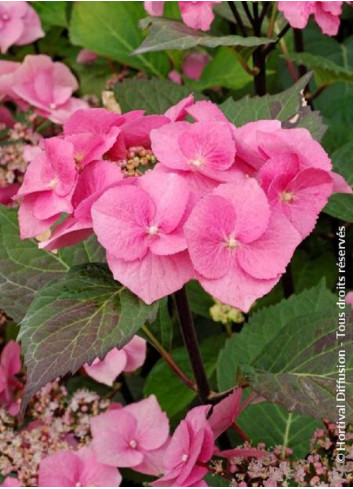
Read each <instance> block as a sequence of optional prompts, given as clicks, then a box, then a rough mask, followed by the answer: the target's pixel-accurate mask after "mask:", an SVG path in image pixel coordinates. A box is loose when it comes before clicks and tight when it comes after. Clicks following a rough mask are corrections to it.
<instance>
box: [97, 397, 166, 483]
mask: <svg viewBox="0 0 353 489" xmlns="http://www.w3.org/2000/svg"><path fill="white" fill-rule="evenodd" d="M91 429H92V435H93V442H92V446H93V449H94V451H95V454H96V457H97V460H99V461H100V462H102V463H105V464H108V465H111V466H113V467H132V468H133V469H134V470H137V471H139V472H142V473H146V474H151V475H158V474H159V473H160V472H161V455H162V453H163V451H164V449H165V445H166V443H167V442H168V435H169V422H168V418H167V416H166V414H165V413H164V412H163V411H162V410H161V408H160V406H159V404H158V402H157V399H156V398H155V396H153V395H152V396H150V397H148V398H146V399H143V400H142V401H140V402H136V403H133V404H129V405H128V406H125V407H123V408H120V409H113V410H110V411H107V412H105V413H103V414H101V415H99V416H97V417H96V418H93V419H92V421H91Z"/></svg>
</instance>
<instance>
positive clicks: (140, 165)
mask: <svg viewBox="0 0 353 489" xmlns="http://www.w3.org/2000/svg"><path fill="white" fill-rule="evenodd" d="M156 163H157V158H156V157H155V156H154V154H153V153H152V151H151V150H150V149H145V148H144V147H143V146H132V147H131V148H129V149H127V150H126V158H125V159H123V160H120V161H118V165H119V166H120V168H121V171H122V173H123V174H124V175H125V176H127V177H139V176H141V175H143V174H144V172H145V171H146V170H148V169H152V168H153V167H154V165H155V164H156Z"/></svg>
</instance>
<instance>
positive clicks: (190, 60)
mask: <svg viewBox="0 0 353 489" xmlns="http://www.w3.org/2000/svg"><path fill="white" fill-rule="evenodd" d="M209 61H210V57H209V55H208V54H206V53H199V52H194V53H188V54H187V55H186V56H185V58H184V60H183V67H182V70H183V75H185V76H187V77H188V78H191V79H192V80H199V79H200V78H201V76H202V72H203V70H204V68H205V67H206V66H207V64H208V63H209Z"/></svg>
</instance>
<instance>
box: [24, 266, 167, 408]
mask: <svg viewBox="0 0 353 489" xmlns="http://www.w3.org/2000/svg"><path fill="white" fill-rule="evenodd" d="M157 310H158V303H154V304H152V305H151V306H148V305H146V304H145V303H144V302H142V301H141V300H140V299H138V298H137V297H136V296H134V295H133V294H132V293H131V292H130V291H129V290H127V289H126V288H125V287H123V286H122V285H120V284H118V283H117V282H116V281H115V280H114V279H113V276H112V274H111V273H110V271H109V269H108V268H107V267H106V266H105V265H102V264H97V263H96V264H94V263H92V264H87V265H82V266H78V267H74V268H72V269H71V270H70V271H69V272H68V273H67V274H66V275H65V276H64V277H63V278H61V279H60V280H57V281H55V282H52V283H49V284H47V285H46V286H45V287H43V288H42V289H41V290H40V291H39V292H38V293H37V294H36V296H35V298H34V300H33V302H32V304H31V305H30V307H29V308H28V311H27V313H26V316H25V317H24V319H23V321H22V324H21V329H20V335H19V339H20V341H21V344H22V351H23V353H24V359H25V365H26V367H27V384H26V388H25V394H24V397H23V406H24V407H25V406H26V404H27V402H28V400H29V399H30V397H31V396H32V395H33V394H34V393H35V392H36V391H37V390H38V389H40V388H41V387H42V386H43V385H45V384H46V383H47V382H50V381H51V380H53V379H54V378H56V377H58V376H63V375H65V374H67V373H69V372H71V373H74V372H76V371H77V370H78V369H79V368H80V367H81V366H82V365H83V364H84V363H86V362H88V363H91V362H92V361H93V360H94V359H95V358H97V357H99V358H100V359H102V358H104V356H105V355H106V354H107V353H108V351H110V350H111V349H112V348H113V347H119V348H122V347H123V346H124V345H125V344H126V343H127V342H128V341H129V340H130V339H131V338H132V337H133V335H134V334H135V333H136V332H137V331H138V329H139V328H140V327H141V326H142V325H143V324H144V323H145V322H146V321H151V320H153V319H154V318H155V315H156V313H157Z"/></svg>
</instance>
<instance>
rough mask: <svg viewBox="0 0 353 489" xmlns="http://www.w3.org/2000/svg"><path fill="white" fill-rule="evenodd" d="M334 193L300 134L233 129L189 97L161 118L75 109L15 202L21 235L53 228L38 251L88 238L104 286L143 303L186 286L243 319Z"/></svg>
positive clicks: (324, 163) (265, 127)
mask: <svg viewBox="0 0 353 489" xmlns="http://www.w3.org/2000/svg"><path fill="white" fill-rule="evenodd" d="M186 117H188V121H187V120H186ZM190 118H191V119H192V120H193V122H189V120H190ZM140 175H141V176H140ZM334 191H339V192H352V189H351V188H350V187H349V186H348V184H346V182H345V181H344V179H343V178H342V177H340V176H339V175H337V174H335V173H334V172H332V164H331V161H330V159H329V157H328V155H327V154H326V152H325V151H324V150H323V148H322V147H321V146H320V144H319V143H318V142H317V141H315V140H314V139H313V138H312V137H311V135H310V133H309V132H308V131H307V130H306V129H283V128H282V127H281V123H280V122H279V121H274V120H271V121H257V122H253V123H249V124H246V125H245V126H242V127H235V126H234V125H233V124H231V123H230V122H229V121H228V120H227V119H226V117H225V116H224V115H223V113H222V112H221V111H220V110H219V109H218V107H217V106H216V105H215V104H212V103H211V102H208V101H200V102H196V103H195V102H194V100H193V97H192V96H191V95H190V96H189V97H187V98H186V99H183V100H182V101H180V102H179V103H178V104H177V105H176V106H173V107H171V108H170V109H169V110H168V111H167V112H166V113H165V114H164V115H149V116H146V115H144V113H143V112H142V111H132V112H128V113H126V114H122V115H120V114H116V113H112V112H108V111H106V110H105V109H88V110H80V111H77V112H76V113H75V114H74V115H73V116H72V117H71V118H70V119H69V121H68V122H67V123H66V124H65V125H64V133H63V135H62V136H59V137H54V138H49V139H46V140H43V141H42V144H41V151H40V153H39V154H38V155H37V156H36V157H35V158H34V159H33V161H32V162H31V163H30V165H29V167H28V170H27V172H26V175H25V178H24V182H23V184H22V186H21V188H20V189H19V191H18V194H17V197H18V198H20V199H21V207H20V212H19V222H20V229H21V237H22V238H29V237H34V236H37V235H39V234H40V233H43V232H44V231H46V230H48V229H49V228H50V227H51V226H53V225H54V224H56V226H55V227H54V229H53V232H52V234H51V236H50V238H49V239H48V240H47V241H44V242H42V243H40V245H39V246H40V247H42V248H45V249H47V250H54V249H57V248H60V247H63V246H68V245H71V244H74V243H77V242H79V241H81V240H83V239H85V238H87V237H88V236H89V235H90V234H91V233H92V232H93V231H94V232H95V234H96V235H97V237H98V240H99V242H100V243H101V245H102V246H103V247H104V248H105V249H106V252H107V261H108V264H109V267H110V269H111V271H112V272H113V275H114V277H115V279H116V280H118V281H119V282H121V283H122V284H124V285H125V286H127V287H128V288H129V289H130V290H131V291H132V292H134V293H135V294H136V295H138V296H139V297H140V298H141V299H142V300H144V301H145V302H146V303H148V304H150V303H152V302H153V301H155V300H158V299H160V298H162V297H164V296H166V295H169V294H171V293H173V292H175V291H177V290H178V289H180V288H181V287H182V286H183V285H184V284H185V283H186V282H188V281H189V280H191V279H193V278H196V279H197V280H198V281H199V282H200V284H201V285H202V286H203V288H204V289H205V290H206V291H207V292H209V293H210V294H211V295H212V296H214V297H215V298H216V299H218V300H219V301H221V302H223V303H226V304H229V305H231V306H233V307H236V308H239V309H240V310H242V311H244V312H247V311H248V310H249V308H250V307H251V305H252V303H253V302H254V301H255V300H256V299H257V298H259V297H262V296H263V295H265V294H266V293H268V292H269V291H270V290H271V289H272V288H273V287H274V285H276V283H277V282H278V281H279V279H280V278H281V275H282V274H283V273H284V272H285V269H286V266H287V265H288V263H289V261H290V259H291V257H292V255H293V252H294V250H295V249H296V247H297V246H298V245H299V243H300V242H301V241H302V240H303V239H304V238H306V237H307V236H308V234H309V233H310V232H311V231H312V230H313V228H314V226H315V223H316V220H317V218H318V214H319V212H320V211H321V210H322V208H323V207H324V206H325V204H326V203H327V200H328V198H329V196H330V195H331V194H332V193H333V192H334ZM62 213H65V214H67V215H68V217H66V219H64V220H63V221H61V222H60V224H58V219H59V217H60V216H61V215H62Z"/></svg>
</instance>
